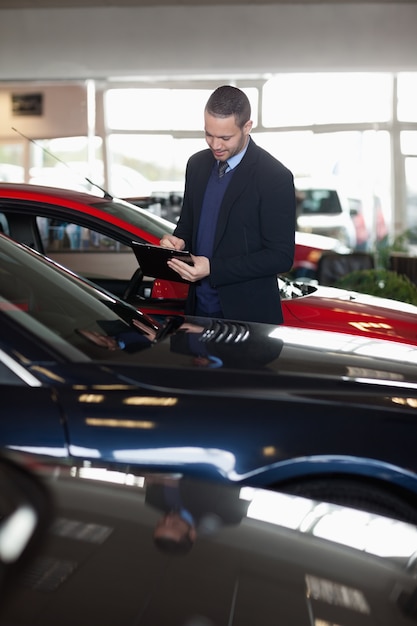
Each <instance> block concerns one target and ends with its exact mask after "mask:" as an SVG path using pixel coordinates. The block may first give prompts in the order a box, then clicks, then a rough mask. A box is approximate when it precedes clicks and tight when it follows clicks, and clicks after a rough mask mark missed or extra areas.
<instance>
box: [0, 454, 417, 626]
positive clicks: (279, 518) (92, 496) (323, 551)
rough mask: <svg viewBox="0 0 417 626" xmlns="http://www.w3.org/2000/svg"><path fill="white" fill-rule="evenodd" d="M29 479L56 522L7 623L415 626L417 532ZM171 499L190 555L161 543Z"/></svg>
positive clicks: (370, 520)
mask: <svg viewBox="0 0 417 626" xmlns="http://www.w3.org/2000/svg"><path fill="white" fill-rule="evenodd" d="M20 462H22V460H20ZM26 462H27V460H26ZM30 471H31V472H32V474H33V476H34V478H36V480H37V481H41V482H42V484H43V485H44V486H45V487H46V488H47V489H48V490H49V491H50V493H51V495H52V497H53V502H54V512H53V514H51V515H50V519H49V529H48V531H47V536H46V537H45V538H44V540H43V543H42V544H41V545H40V546H39V547H38V549H37V552H36V554H34V555H33V556H32V560H31V561H30V562H29V563H25V566H24V567H23V568H22V569H21V572H20V576H19V578H18V579H17V580H16V581H15V583H14V586H13V587H12V589H11V590H9V592H8V595H7V596H2V602H1V605H0V609H1V611H0V614H1V618H2V619H1V623H2V624H16V625H17V624H20V625H25V626H49V625H51V626H52V625H53V626H56V624H60V626H67V625H68V626H69V625H71V626H72V625H73V624H75V623H76V624H77V625H78V626H91V624H102V625H108V626H110V625H111V626H113V625H114V624H118V626H125V625H126V626H127V625H129V626H131V625H132V624H138V625H139V624H140V625H141V626H155V625H156V624H165V625H166V626H171V625H172V626H218V625H220V624H233V625H234V626H253V624H262V626H264V625H265V626H266V625H268V624H271V625H272V624H276V623H277V622H276V620H277V615H279V616H280V618H279V621H280V622H281V623H283V624H297V626H311V624H313V623H314V624H319V623H320V624H343V625H344V626H358V625H360V626H366V625H369V626H372V625H374V624H378V625H379V626H392V625H393V624H395V625H396V626H403V625H404V626H406V625H407V624H410V623H412V622H415V620H416V609H415V606H416V605H415V597H416V580H415V574H416V572H415V561H414V558H413V557H414V555H415V553H416V551H417V528H416V527H414V526H409V525H407V524H404V523H402V522H397V521H394V520H389V519H386V518H383V517H379V516H377V515H374V514H368V513H363V512H360V511H354V510H351V509H347V508H345V507H341V506H335V505H330V504H323V503H320V502H315V501H312V500H307V499H303V498H299V497H296V496H290V495H287V494H280V493H274V492H266V491H262V490H259V489H256V490H255V489H250V488H247V487H244V488H239V487H234V486H226V485H219V484H215V483H210V482H196V481H193V480H191V479H189V478H187V476H175V477H173V476H161V475H156V474H150V473H149V474H146V473H145V474H142V475H141V476H136V475H132V474H123V473H118V472H112V471H110V470H108V469H107V468H106V467H101V468H94V467H90V468H88V469H87V468H84V469H81V470H80V469H78V470H75V469H71V468H64V467H62V466H61V467H60V466H59V465H57V464H55V465H50V466H45V465H43V466H42V465H40V464H39V462H37V464H36V465H34V464H31V470H30ZM19 487H20V486H19V484H17V485H13V484H12V485H11V489H13V488H15V489H19ZM167 490H169V491H170V492H171V494H172V492H175V493H176V496H179V497H180V499H181V502H182V503H183V504H185V503H186V505H187V511H188V514H189V515H190V516H191V519H192V520H193V523H194V526H195V528H196V536H195V537H194V541H193V542H192V543H191V545H189V549H188V551H186V552H182V553H174V552H173V551H171V552H168V551H166V549H167V545H166V544H165V550H162V549H161V548H162V546H161V545H160V548H159V549H158V548H157V546H156V544H155V543H154V539H153V537H154V534H155V528H156V526H157V524H160V522H161V519H162V517H163V515H164V513H166V512H167V511H168V510H170V509H171V506H170V505H169V504H168V503H167V500H166V496H165V495H164V494H165V493H167ZM40 507H41V505H38V508H40ZM39 513H42V511H41V510H40V511H39ZM41 519H42V518H41ZM10 522H14V520H13V519H11V520H10ZM43 523H45V522H44V521H43Z"/></svg>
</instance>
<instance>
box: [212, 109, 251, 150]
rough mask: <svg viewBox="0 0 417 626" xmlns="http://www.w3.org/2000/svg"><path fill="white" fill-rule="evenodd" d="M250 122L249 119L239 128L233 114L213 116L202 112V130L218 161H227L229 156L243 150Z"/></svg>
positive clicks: (249, 129)
mask: <svg viewBox="0 0 417 626" xmlns="http://www.w3.org/2000/svg"><path fill="white" fill-rule="evenodd" d="M251 129H252V122H251V121H250V120H249V121H248V122H246V124H245V125H244V126H243V128H239V126H237V124H236V120H235V117H234V115H230V117H214V116H213V115H210V114H209V113H207V111H205V112H204V131H205V135H206V141H207V144H208V146H209V148H210V150H211V151H212V153H213V156H214V158H215V159H217V160H218V161H227V160H228V159H230V157H232V156H234V155H235V154H238V153H239V152H241V151H242V150H243V148H244V147H245V146H246V144H247V142H248V137H249V133H250V131H251Z"/></svg>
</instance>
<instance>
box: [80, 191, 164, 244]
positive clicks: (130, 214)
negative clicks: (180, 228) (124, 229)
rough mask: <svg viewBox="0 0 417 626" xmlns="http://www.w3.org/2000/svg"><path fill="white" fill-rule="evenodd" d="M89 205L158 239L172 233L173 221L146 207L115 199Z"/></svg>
mask: <svg viewBox="0 0 417 626" xmlns="http://www.w3.org/2000/svg"><path fill="white" fill-rule="evenodd" d="M91 206H93V207H96V208H98V209H99V210H100V211H105V212H106V213H109V214H110V215H113V216H114V217H117V218H119V219H121V220H124V221H125V222H128V223H129V224H132V225H133V226H137V227H138V228H141V229H142V230H146V231H147V232H148V233H150V234H151V235H154V236H155V237H157V238H158V239H161V238H162V237H163V236H164V235H166V234H167V233H172V232H173V231H174V228H175V224H173V222H170V221H169V220H166V219H164V218H163V217H159V216H158V215H155V214H154V213H150V212H149V211H147V210H146V209H142V208H140V207H138V206H135V205H134V204H130V203H129V202H125V201H124V200H119V199H116V200H111V201H109V202H105V203H104V202H100V203H97V204H92V205H91Z"/></svg>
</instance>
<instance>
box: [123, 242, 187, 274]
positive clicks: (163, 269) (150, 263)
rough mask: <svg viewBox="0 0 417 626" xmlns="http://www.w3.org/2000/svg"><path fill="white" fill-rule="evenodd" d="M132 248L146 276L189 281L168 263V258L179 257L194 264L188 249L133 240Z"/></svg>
mask: <svg viewBox="0 0 417 626" xmlns="http://www.w3.org/2000/svg"><path fill="white" fill-rule="evenodd" d="M132 248H133V252H134V253H135V256H136V258H137V260H138V263H139V266H140V268H141V270H142V272H143V274H144V275H145V276H152V277H153V278H164V279H165V280H173V281H175V282H178V283H189V281H188V280H184V279H183V278H181V276H180V275H179V274H177V272H174V270H172V269H171V268H170V267H168V265H167V261H168V259H172V258H177V259H180V260H181V261H184V262H185V263H189V264H190V265H193V262H192V259H191V256H190V253H189V252H188V250H174V249H173V248H162V247H161V246H155V245H153V244H150V243H141V242H139V241H132Z"/></svg>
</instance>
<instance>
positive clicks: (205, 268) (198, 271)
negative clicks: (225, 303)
mask: <svg viewBox="0 0 417 626" xmlns="http://www.w3.org/2000/svg"><path fill="white" fill-rule="evenodd" d="M191 258H192V260H193V262H194V265H189V264H188V263H184V261H180V260H179V259H175V258H173V259H169V261H167V263H168V265H169V267H170V268H171V269H173V270H174V271H175V272H177V273H178V274H179V275H180V276H181V278H182V279H183V280H188V281H189V282H190V283H196V282H197V281H199V280H201V279H202V278H205V277H206V276H208V275H209V274H210V261H209V259H208V258H207V257H205V256H195V255H194V254H192V255H191Z"/></svg>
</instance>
